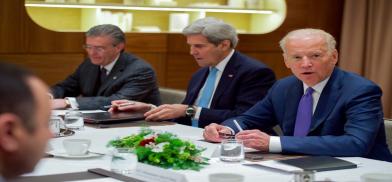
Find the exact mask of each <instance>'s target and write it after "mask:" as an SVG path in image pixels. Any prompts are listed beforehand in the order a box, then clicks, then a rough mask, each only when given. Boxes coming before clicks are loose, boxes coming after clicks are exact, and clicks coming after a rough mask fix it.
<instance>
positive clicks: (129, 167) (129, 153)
mask: <svg viewBox="0 0 392 182" xmlns="http://www.w3.org/2000/svg"><path fill="white" fill-rule="evenodd" d="M137 162H138V160H137V155H136V154H135V153H134V151H133V150H132V149H130V148H114V149H113V151H112V161H111V170H112V171H113V172H115V173H119V174H130V173H133V172H134V171H135V169H136V165H137Z"/></svg>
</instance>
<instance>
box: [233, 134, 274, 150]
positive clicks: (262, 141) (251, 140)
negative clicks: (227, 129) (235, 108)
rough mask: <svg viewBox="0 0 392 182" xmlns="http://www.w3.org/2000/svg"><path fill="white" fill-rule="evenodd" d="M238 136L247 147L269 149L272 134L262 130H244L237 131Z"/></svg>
mask: <svg viewBox="0 0 392 182" xmlns="http://www.w3.org/2000/svg"><path fill="white" fill-rule="evenodd" d="M236 138H237V139H240V140H242V141H243V142H244V146H245V147H249V148H253V149H256V150H261V151H265V152H268V151H269V141H270V136H269V135H267V134H266V133H264V132H262V131H260V130H244V131H241V132H239V133H237V135H236Z"/></svg>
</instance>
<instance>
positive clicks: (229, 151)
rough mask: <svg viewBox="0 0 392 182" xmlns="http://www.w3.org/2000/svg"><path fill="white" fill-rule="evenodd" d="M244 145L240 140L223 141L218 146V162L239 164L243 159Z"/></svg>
mask: <svg viewBox="0 0 392 182" xmlns="http://www.w3.org/2000/svg"><path fill="white" fill-rule="evenodd" d="M244 156H245V155H244V144H243V142H242V140H237V139H224V140H222V143H221V146H220V160H222V161H228V162H239V161H242V160H243V159H244Z"/></svg>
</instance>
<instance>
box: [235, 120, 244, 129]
mask: <svg viewBox="0 0 392 182" xmlns="http://www.w3.org/2000/svg"><path fill="white" fill-rule="evenodd" d="M233 122H234V124H235V126H236V127H237V128H238V130H239V131H242V130H243V129H242V128H241V126H240V125H239V124H238V122H237V120H235V119H234V120H233Z"/></svg>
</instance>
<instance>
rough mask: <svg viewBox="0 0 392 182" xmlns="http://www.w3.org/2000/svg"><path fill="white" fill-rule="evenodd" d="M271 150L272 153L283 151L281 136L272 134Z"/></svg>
mask: <svg viewBox="0 0 392 182" xmlns="http://www.w3.org/2000/svg"><path fill="white" fill-rule="evenodd" d="M269 152H271V153H281V152H282V145H281V143H280V137H277V136H270V141H269Z"/></svg>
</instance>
